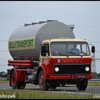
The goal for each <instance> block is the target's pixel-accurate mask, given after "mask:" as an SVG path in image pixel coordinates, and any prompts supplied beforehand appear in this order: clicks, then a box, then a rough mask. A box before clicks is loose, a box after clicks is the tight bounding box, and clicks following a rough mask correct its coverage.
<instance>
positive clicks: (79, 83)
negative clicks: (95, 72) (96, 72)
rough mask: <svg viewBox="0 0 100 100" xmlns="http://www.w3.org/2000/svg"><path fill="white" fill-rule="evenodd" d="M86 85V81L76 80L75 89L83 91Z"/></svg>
mask: <svg viewBox="0 0 100 100" xmlns="http://www.w3.org/2000/svg"><path fill="white" fill-rule="evenodd" d="M87 85H88V80H78V81H77V82H76V87H77V89H78V90H79V91H85V90H86V88H87Z"/></svg>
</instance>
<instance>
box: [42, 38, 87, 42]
mask: <svg viewBox="0 0 100 100" xmlns="http://www.w3.org/2000/svg"><path fill="white" fill-rule="evenodd" d="M45 42H86V40H85V39H75V38H58V39H47V40H44V41H43V42H42V43H45Z"/></svg>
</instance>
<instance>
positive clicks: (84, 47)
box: [51, 42, 90, 56]
mask: <svg viewBox="0 0 100 100" xmlns="http://www.w3.org/2000/svg"><path fill="white" fill-rule="evenodd" d="M51 55H52V56H89V55H90V51H89V46H88V44H87V43H86V42H52V43H51Z"/></svg>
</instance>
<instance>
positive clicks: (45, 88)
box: [38, 70, 49, 91]
mask: <svg viewBox="0 0 100 100" xmlns="http://www.w3.org/2000/svg"><path fill="white" fill-rule="evenodd" d="M38 82H39V87H40V89H41V90H43V91H48V89H49V87H48V85H47V81H46V80H45V77H44V72H43V71H42V70H41V71H40V73H39V78H38Z"/></svg>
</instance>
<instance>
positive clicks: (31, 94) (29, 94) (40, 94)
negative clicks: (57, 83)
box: [0, 90, 93, 99]
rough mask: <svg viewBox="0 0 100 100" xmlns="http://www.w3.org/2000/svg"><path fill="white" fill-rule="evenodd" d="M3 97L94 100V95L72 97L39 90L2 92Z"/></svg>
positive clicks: (0, 92) (66, 94) (0, 91)
mask: <svg viewBox="0 0 100 100" xmlns="http://www.w3.org/2000/svg"><path fill="white" fill-rule="evenodd" d="M1 95H2V96H4V97H6V99H93V95H88V96H84V95H72V94H68V93H52V92H45V91H37V90H30V91H29V90H14V91H12V90H0V96H1ZM7 96H13V98H10V97H9V98H8V97H7ZM2 99H3V97H2Z"/></svg>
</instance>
